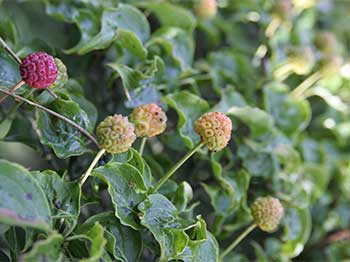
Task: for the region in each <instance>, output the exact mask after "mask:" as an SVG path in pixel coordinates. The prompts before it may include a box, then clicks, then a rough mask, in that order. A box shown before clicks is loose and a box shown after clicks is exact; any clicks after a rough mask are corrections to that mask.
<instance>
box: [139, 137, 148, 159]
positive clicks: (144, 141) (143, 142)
mask: <svg viewBox="0 0 350 262" xmlns="http://www.w3.org/2000/svg"><path fill="white" fill-rule="evenodd" d="M146 142H147V137H144V138H142V141H141V146H140V151H139V153H140V156H142V154H143V150H144V149H145V145H146Z"/></svg>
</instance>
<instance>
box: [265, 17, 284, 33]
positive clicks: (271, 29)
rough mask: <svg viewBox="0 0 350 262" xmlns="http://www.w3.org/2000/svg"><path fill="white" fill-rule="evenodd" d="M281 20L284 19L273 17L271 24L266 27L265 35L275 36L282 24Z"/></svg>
mask: <svg viewBox="0 0 350 262" xmlns="http://www.w3.org/2000/svg"><path fill="white" fill-rule="evenodd" d="M281 22H282V21H281V20H280V19H279V18H277V17H275V18H272V20H271V22H270V24H269V25H268V26H267V28H266V31H265V35H266V36H267V37H271V36H273V35H274V33H275V32H276V30H277V28H278V27H279V26H280V25H281Z"/></svg>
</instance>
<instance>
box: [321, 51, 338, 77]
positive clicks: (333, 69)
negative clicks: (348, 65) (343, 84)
mask: <svg viewBox="0 0 350 262" xmlns="http://www.w3.org/2000/svg"><path fill="white" fill-rule="evenodd" d="M342 64H343V59H342V57H340V56H337V55H332V56H326V57H324V58H323V59H322V60H321V61H320V72H321V74H322V76H323V77H326V78H327V77H331V76H333V75H336V74H339V73H340V70H341V66H342Z"/></svg>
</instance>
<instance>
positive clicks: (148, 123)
mask: <svg viewBox="0 0 350 262" xmlns="http://www.w3.org/2000/svg"><path fill="white" fill-rule="evenodd" d="M130 121H131V122H132V123H134V125H135V133H136V135H137V136H138V137H153V136H156V135H159V134H161V133H163V132H164V130H165V128H166V121H167V117H166V115H165V113H164V111H163V110H162V108H160V107H159V106H158V105H156V104H154V103H150V104H147V105H143V106H139V107H136V108H135V109H134V110H133V112H132V113H131V115H130Z"/></svg>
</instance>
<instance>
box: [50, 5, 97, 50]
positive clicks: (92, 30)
mask: <svg viewBox="0 0 350 262" xmlns="http://www.w3.org/2000/svg"><path fill="white" fill-rule="evenodd" d="M64 9H66V8H64ZM49 12H52V11H51V10H50V9H49ZM59 13H60V15H61V14H62V13H63V12H61V10H60V12H59ZM71 16H72V20H73V22H74V23H75V24H76V26H77V27H78V28H79V31H80V41H79V43H78V44H77V45H75V46H74V47H72V48H70V49H68V50H65V53H66V54H72V53H77V52H79V50H81V49H82V48H83V47H84V46H85V45H86V44H87V43H88V42H89V41H90V40H91V39H92V38H93V37H94V36H95V35H96V34H97V33H98V30H99V17H98V16H97V15H96V14H95V13H94V12H93V11H92V10H89V9H80V10H79V9H75V10H74V14H72V15H71Z"/></svg>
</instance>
